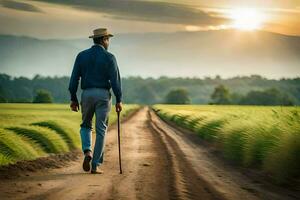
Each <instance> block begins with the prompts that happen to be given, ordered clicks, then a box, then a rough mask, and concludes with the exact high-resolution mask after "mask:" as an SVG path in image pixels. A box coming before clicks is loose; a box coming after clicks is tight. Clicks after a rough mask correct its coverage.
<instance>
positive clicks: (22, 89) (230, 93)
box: [0, 74, 300, 105]
mask: <svg viewBox="0 0 300 200" xmlns="http://www.w3.org/2000/svg"><path fill="white" fill-rule="evenodd" d="M69 79H70V77H68V76H62V77H58V76H54V77H49V76H47V77H44V76H40V75H35V76H34V77H33V78H31V79H30V78H27V77H22V76H20V77H12V76H9V75H7V74H0V102H26V103H31V102H39V101H40V100H39V98H41V96H42V97H43V98H46V99H48V100H47V101H48V102H49V101H50V102H54V103H68V102H69V101H70V96H69V92H68V84H69ZM122 88H123V101H124V103H137V104H157V103H185V104H186V103H190V104H209V103H211V104H249V105H300V78H289V79H285V78H283V79H279V80H275V79H267V78H264V77H261V76H259V75H252V76H237V77H233V78H227V79H224V78H221V77H220V76H215V77H205V78H196V77H195V78H170V77H165V76H162V77H159V78H142V77H125V78H122ZM45 93H46V94H45ZM80 94H81V90H80V88H79V89H78V93H77V95H78V98H79V99H80ZM37 97H38V99H37ZM42 101H43V100H42ZM174 101H175V102H174Z"/></svg>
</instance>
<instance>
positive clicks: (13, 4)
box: [0, 0, 42, 12]
mask: <svg viewBox="0 0 300 200" xmlns="http://www.w3.org/2000/svg"><path fill="white" fill-rule="evenodd" d="M0 5H2V6H3V7H5V8H11V9H15V10H21V11H27V12H42V11H41V10H40V9H39V8H37V7H36V6H34V5H31V4H28V3H22V2H17V1H7V0H2V1H0Z"/></svg>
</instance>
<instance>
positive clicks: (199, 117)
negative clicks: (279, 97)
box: [153, 105, 300, 183]
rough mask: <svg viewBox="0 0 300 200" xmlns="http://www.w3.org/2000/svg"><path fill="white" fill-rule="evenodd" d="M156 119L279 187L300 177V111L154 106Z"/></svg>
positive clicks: (295, 109) (257, 107)
mask: <svg viewBox="0 0 300 200" xmlns="http://www.w3.org/2000/svg"><path fill="white" fill-rule="evenodd" d="M153 108H154V110H156V111H157V113H158V114H159V116H160V117H162V118H163V119H166V120H170V121H173V122H175V123H176V124H177V125H179V126H181V127H184V128H187V129H190V130H192V131H193V132H195V133H197V134H198V135H199V136H200V137H201V138H203V139H205V140H207V141H210V142H212V143H214V144H215V145H216V146H217V148H219V149H220V150H221V151H222V152H223V154H224V156H225V158H227V159H229V160H232V161H234V162H235V163H238V164H240V165H243V166H246V167H253V168H258V169H260V170H262V171H264V172H266V173H267V174H270V175H271V176H272V177H274V179H275V180H276V181H277V182H279V183H284V182H287V181H288V180H290V179H291V178H299V177H300V108H299V107H280V106H276V107H275V106H270V107H267V106H213V105H211V106H201V105H154V106H153Z"/></svg>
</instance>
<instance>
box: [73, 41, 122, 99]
mask: <svg viewBox="0 0 300 200" xmlns="http://www.w3.org/2000/svg"><path fill="white" fill-rule="evenodd" d="M80 78H81V89H86V88H94V87H95V88H105V89H108V90H109V89H110V88H112V90H113V92H114V95H115V96H116V102H117V103H119V102H121V101H122V89H121V78H120V72H119V68H118V64H117V61H116V58H115V56H114V55H113V54H111V53H109V52H108V51H106V49H105V48H104V47H103V46H101V45H97V44H95V45H93V46H92V47H91V48H89V49H86V50H84V51H81V52H80V53H79V54H78V55H77V56H76V60H75V63H74V67H73V71H72V75H71V79H70V83H69V91H70V94H71V101H76V102H78V100H77V96H76V92H77V88H78V83H79V79H80Z"/></svg>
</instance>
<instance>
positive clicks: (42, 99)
mask: <svg viewBox="0 0 300 200" xmlns="http://www.w3.org/2000/svg"><path fill="white" fill-rule="evenodd" d="M52 102H53V98H52V95H51V93H50V92H49V91H47V90H44V89H40V90H37V92H36V96H35V97H34V99H33V103H52Z"/></svg>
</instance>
